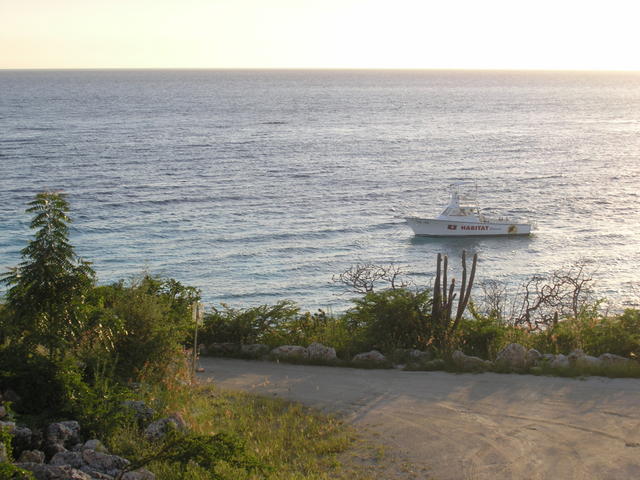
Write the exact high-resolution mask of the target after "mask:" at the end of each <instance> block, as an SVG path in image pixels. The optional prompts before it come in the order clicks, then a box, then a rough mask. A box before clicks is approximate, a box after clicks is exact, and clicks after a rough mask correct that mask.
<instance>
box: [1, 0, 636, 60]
mask: <svg viewBox="0 0 640 480" xmlns="http://www.w3.org/2000/svg"><path fill="white" fill-rule="evenodd" d="M639 14H640V2H638V1H637V0H579V1H577V0H393V1H392V0H313V1H312V0H0V68H3V69H12V68H374V69H378V68H381V69H383V68H408V69H414V68H415V69H449V68H454V69H543V70H640V48H639V47H640V27H638V21H639V20H638V19H639V18H640V15H639Z"/></svg>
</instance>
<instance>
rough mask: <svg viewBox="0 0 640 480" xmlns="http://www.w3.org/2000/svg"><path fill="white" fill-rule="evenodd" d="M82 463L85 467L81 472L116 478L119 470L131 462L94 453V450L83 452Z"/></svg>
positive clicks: (115, 456)
mask: <svg viewBox="0 0 640 480" xmlns="http://www.w3.org/2000/svg"><path fill="white" fill-rule="evenodd" d="M82 461H83V462H84V464H85V465H83V466H82V470H83V471H85V472H87V473H89V474H92V472H99V473H105V474H107V475H111V476H112V477H114V476H116V475H117V474H118V473H119V472H120V470H122V469H123V468H125V467H126V466H128V465H129V464H130V463H131V462H129V460H127V459H126V458H122V457H119V456H117V455H109V454H107V453H101V452H96V451H95V450H83V451H82Z"/></svg>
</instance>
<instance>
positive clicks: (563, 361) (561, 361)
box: [549, 353, 569, 368]
mask: <svg viewBox="0 0 640 480" xmlns="http://www.w3.org/2000/svg"><path fill="white" fill-rule="evenodd" d="M549 366H550V367H551V368H566V367H568V366H569V359H568V358H567V357H566V356H565V355H563V354H561V353H559V354H558V355H556V356H555V357H554V359H553V360H551V363H549Z"/></svg>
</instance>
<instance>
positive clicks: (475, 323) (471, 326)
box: [458, 316, 507, 359]
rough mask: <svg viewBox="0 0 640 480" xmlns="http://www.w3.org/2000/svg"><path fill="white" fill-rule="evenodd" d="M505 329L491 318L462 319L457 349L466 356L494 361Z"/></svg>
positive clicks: (500, 323)
mask: <svg viewBox="0 0 640 480" xmlns="http://www.w3.org/2000/svg"><path fill="white" fill-rule="evenodd" d="M506 330H507V327H506V326H505V325H504V324H502V322H500V321H499V320H497V319H495V318H492V317H482V316H477V317H476V318H472V319H467V318H464V319H462V321H461V322H460V329H459V333H458V347H459V348H460V349H461V350H462V351H464V353H466V354H467V355H473V356H476V357H480V358H484V359H494V358H495V357H496V354H497V353H498V352H499V351H500V348H501V346H502V344H503V339H504V337H505V335H506Z"/></svg>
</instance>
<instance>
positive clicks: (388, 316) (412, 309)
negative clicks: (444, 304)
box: [345, 288, 434, 353]
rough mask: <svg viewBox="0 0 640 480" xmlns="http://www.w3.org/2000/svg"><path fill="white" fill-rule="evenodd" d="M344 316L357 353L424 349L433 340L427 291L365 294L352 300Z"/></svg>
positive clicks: (392, 291) (399, 290)
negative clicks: (353, 304)
mask: <svg viewBox="0 0 640 480" xmlns="http://www.w3.org/2000/svg"><path fill="white" fill-rule="evenodd" d="M355 304H356V305H355V307H354V308H352V309H351V310H349V311H348V312H347V313H346V314H345V321H346V324H347V326H348V328H349V330H350V331H351V332H353V333H354V334H355V335H354V337H353V338H354V343H355V345H356V346H357V348H358V349H359V350H360V351H364V350H370V349H377V350H380V351H383V352H385V353H391V352H393V351H394V350H395V349H397V348H419V349H424V348H427V347H428V346H429V345H430V342H431V341H432V338H433V333H434V332H433V331H432V330H433V329H432V325H431V322H430V320H431V315H430V309H431V295H430V292H429V291H428V290H423V291H412V290H409V289H404V288H402V289H400V288H396V289H389V290H384V291H381V292H369V293H367V294H366V295H364V296H363V297H362V298H359V299H357V300H355Z"/></svg>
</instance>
